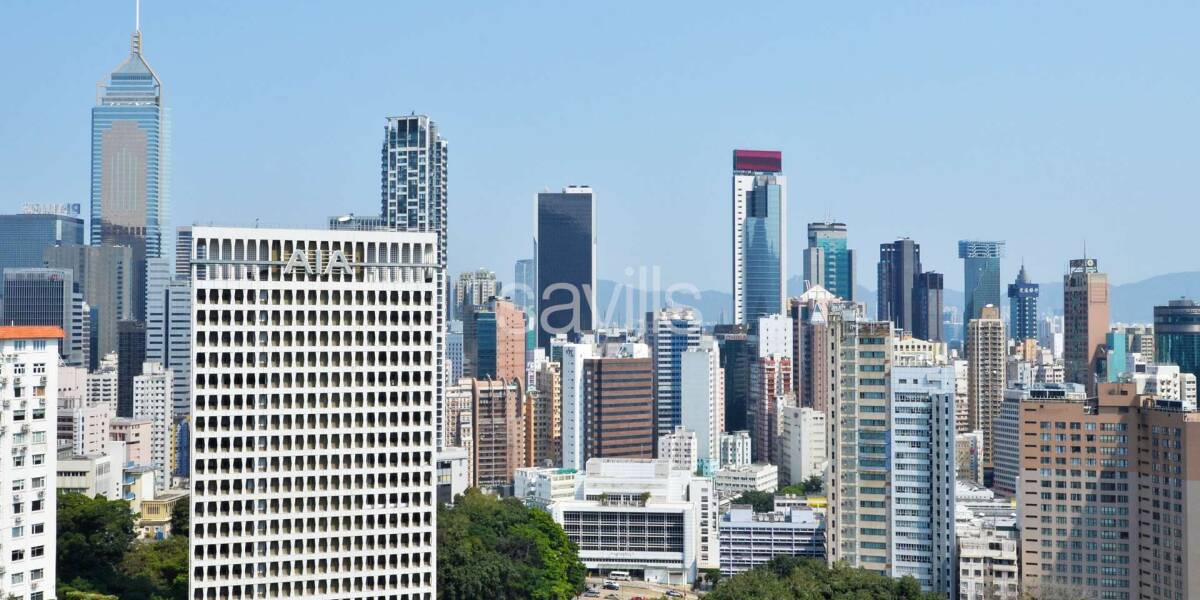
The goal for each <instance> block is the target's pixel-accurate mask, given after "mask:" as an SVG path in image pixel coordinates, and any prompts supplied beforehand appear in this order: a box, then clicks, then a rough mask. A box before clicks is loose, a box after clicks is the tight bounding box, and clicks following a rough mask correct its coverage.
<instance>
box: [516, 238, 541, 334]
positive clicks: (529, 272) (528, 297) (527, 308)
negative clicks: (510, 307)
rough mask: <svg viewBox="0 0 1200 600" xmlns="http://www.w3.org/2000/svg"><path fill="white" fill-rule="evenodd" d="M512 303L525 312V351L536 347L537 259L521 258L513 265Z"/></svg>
mask: <svg viewBox="0 0 1200 600" xmlns="http://www.w3.org/2000/svg"><path fill="white" fill-rule="evenodd" d="M513 283H514V285H513V292H512V300H513V304H516V305H517V308H518V309H519V310H521V311H522V312H524V313H525V325H526V335H525V351H526V352H533V349H534V348H536V347H537V323H536V321H535V318H536V317H537V261H535V260H534V259H532V258H522V259H521V260H518V261H517V263H516V265H515V266H514V267H513Z"/></svg>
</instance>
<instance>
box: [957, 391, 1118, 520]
mask: <svg viewBox="0 0 1200 600" xmlns="http://www.w3.org/2000/svg"><path fill="white" fill-rule="evenodd" d="M1086 400H1087V393H1086V392H1084V390H1083V386H1082V385H1079V384H1078V383H1058V384H1055V383H1035V384H1033V385H1026V384H1024V383H1018V384H1015V385H1013V386H1012V387H1010V388H1009V389H1007V390H1005V392H1004V402H1003V404H1002V405H1001V406H1000V412H999V414H997V415H996V420H995V422H994V423H993V429H994V430H995V434H994V439H995V454H994V455H993V461H992V463H993V479H992V486H991V487H992V489H993V490H995V491H996V493H998V494H1001V495H1003V496H1006V497H1010V498H1014V497H1016V496H1017V481H1018V478H1019V477H1020V476H1021V452H1022V449H1021V405H1022V403H1024V402H1056V403H1057V402H1079V403H1082V402H1085V401H1086ZM979 433H982V432H979ZM1047 434H1048V435H1051V436H1054V435H1055V434H1050V433H1049V432H1047ZM1060 435H1063V436H1064V437H1063V438H1062V439H1059V440H1056V441H1074V442H1079V441H1081V440H1082V436H1081V437H1080V438H1079V439H1071V438H1070V437H1069V436H1070V435H1072V434H1066V433H1062V434H1060ZM1073 435H1080V434H1078V433H1077V434H1073ZM1093 435H1094V434H1093ZM1039 441H1051V440H1039ZM1063 450H1064V452H1065V451H1066V447H1065V446H1064V448H1063ZM1093 466H1095V465H1093ZM981 483H982V482H981Z"/></svg>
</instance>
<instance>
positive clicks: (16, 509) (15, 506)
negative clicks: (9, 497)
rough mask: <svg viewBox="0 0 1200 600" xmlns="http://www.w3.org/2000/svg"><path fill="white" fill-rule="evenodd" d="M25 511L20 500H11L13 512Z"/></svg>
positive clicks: (15, 513) (17, 513)
mask: <svg viewBox="0 0 1200 600" xmlns="http://www.w3.org/2000/svg"><path fill="white" fill-rule="evenodd" d="M23 512H25V504H24V503H22V502H19V501H18V502H13V514H14V515H19V514H21V513H23Z"/></svg>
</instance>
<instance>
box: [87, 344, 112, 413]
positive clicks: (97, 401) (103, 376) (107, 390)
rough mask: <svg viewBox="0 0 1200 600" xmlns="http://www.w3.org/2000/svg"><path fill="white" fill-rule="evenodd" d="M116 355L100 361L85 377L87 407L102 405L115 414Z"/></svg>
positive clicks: (110, 354)
mask: <svg viewBox="0 0 1200 600" xmlns="http://www.w3.org/2000/svg"><path fill="white" fill-rule="evenodd" d="M117 387H118V382H117V353H116V352H110V353H109V354H108V355H106V356H105V357H103V358H101V359H100V365H99V366H98V367H96V370H95V371H92V372H91V373H88V375H87V404H88V406H96V405H104V406H107V407H109V408H111V409H112V414H114V415H115V414H117Z"/></svg>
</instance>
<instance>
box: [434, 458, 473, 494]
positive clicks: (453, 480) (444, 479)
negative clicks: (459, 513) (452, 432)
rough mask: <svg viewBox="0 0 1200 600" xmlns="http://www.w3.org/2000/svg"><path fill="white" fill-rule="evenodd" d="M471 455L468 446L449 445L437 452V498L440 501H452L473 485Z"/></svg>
mask: <svg viewBox="0 0 1200 600" xmlns="http://www.w3.org/2000/svg"><path fill="white" fill-rule="evenodd" d="M470 460H471V457H470V455H469V454H468V453H467V449H466V448H457V447H452V446H447V447H445V448H442V449H441V450H438V452H437V498H438V502H444V503H447V504H449V503H451V502H454V498H455V497H456V496H458V495H459V494H462V493H465V492H466V491H467V488H468V487H470V486H471V479H470V476H469V474H468V471H470V468H469V464H470Z"/></svg>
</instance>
